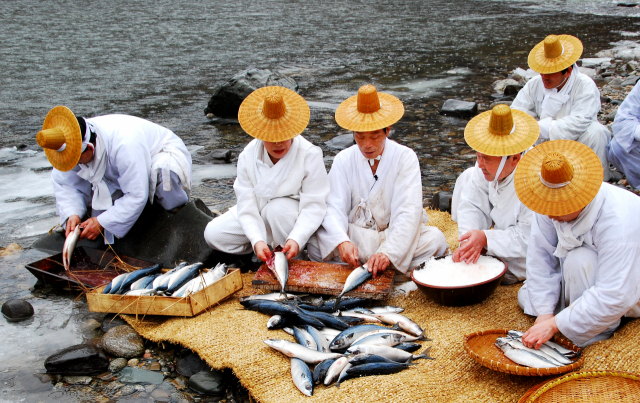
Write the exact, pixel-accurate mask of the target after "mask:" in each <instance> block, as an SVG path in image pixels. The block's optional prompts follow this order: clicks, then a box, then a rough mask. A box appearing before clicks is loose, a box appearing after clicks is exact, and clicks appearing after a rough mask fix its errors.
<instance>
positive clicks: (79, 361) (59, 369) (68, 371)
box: [44, 344, 109, 375]
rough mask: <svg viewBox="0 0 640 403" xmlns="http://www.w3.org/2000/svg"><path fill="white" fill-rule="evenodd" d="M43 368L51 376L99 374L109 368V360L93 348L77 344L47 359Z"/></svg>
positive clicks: (88, 345)
mask: <svg viewBox="0 0 640 403" xmlns="http://www.w3.org/2000/svg"><path fill="white" fill-rule="evenodd" d="M44 367H45V369H46V370H47V372H49V373H51V374H65V375H91V374H101V373H103V372H105V371H106V370H107V368H108V367H109V359H108V358H107V357H106V356H105V355H104V353H103V352H102V351H100V350H98V349H97V348H95V347H94V346H92V345H90V344H79V345H76V346H71V347H68V348H65V349H64V350H61V351H58V352H57V353H55V354H54V355H52V356H50V357H48V358H47V359H46V360H45V361H44Z"/></svg>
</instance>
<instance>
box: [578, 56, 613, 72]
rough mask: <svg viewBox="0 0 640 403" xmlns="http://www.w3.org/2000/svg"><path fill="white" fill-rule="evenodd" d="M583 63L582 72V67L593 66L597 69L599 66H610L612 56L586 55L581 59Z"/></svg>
mask: <svg viewBox="0 0 640 403" xmlns="http://www.w3.org/2000/svg"><path fill="white" fill-rule="evenodd" d="M581 61H582V64H581V66H580V72H581V73H582V69H583V68H592V69H596V68H598V67H600V68H603V67H604V68H607V67H609V66H611V58H610V57H585V58H584V59H581Z"/></svg>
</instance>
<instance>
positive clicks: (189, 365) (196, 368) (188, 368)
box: [176, 352, 209, 378]
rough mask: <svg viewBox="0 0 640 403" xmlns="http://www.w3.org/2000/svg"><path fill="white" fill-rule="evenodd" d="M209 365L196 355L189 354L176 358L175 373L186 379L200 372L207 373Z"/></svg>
mask: <svg viewBox="0 0 640 403" xmlns="http://www.w3.org/2000/svg"><path fill="white" fill-rule="evenodd" d="M208 370H209V365H208V364H207V363H206V362H205V361H204V360H202V358H200V356H199V355H198V354H196V353H193V352H190V353H188V354H187V355H185V356H183V357H180V358H178V361H177V363H176V372H178V373H179V374H180V375H182V376H186V377H187V378H188V377H190V376H192V375H195V374H197V373H198V372H200V371H208Z"/></svg>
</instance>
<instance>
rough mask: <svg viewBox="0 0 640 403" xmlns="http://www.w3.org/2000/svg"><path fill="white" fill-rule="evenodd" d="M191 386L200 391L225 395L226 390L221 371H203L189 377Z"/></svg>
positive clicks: (219, 395)
mask: <svg viewBox="0 0 640 403" xmlns="http://www.w3.org/2000/svg"><path fill="white" fill-rule="evenodd" d="M189 388H191V389H193V390H195V391H196V392H198V393H202V394H205V395H212V396H214V397H218V398H220V397H223V396H224V392H225V390H226V386H225V385H224V376H223V375H222V373H221V372H220V371H201V372H198V373H197V374H195V375H193V376H192V377H191V378H189Z"/></svg>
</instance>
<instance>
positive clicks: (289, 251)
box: [282, 239, 300, 260]
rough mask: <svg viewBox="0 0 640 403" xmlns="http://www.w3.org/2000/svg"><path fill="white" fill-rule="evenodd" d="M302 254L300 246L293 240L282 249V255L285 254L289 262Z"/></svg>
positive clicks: (288, 241) (288, 240) (289, 240)
mask: <svg viewBox="0 0 640 403" xmlns="http://www.w3.org/2000/svg"><path fill="white" fill-rule="evenodd" d="M299 252H300V246H298V243H297V242H296V241H294V240H293V239H287V243H285V244H284V248H282V253H284V254H285V256H286V257H287V260H291V259H293V258H294V257H296V255H298V253H299Z"/></svg>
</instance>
